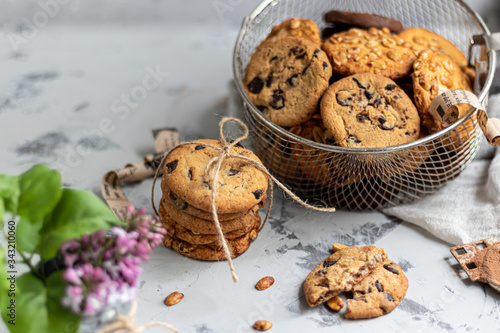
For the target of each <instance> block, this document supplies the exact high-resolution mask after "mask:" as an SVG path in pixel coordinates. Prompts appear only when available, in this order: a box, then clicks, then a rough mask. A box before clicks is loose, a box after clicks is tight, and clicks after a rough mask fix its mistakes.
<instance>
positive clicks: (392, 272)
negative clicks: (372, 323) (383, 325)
mask: <svg viewBox="0 0 500 333" xmlns="http://www.w3.org/2000/svg"><path fill="white" fill-rule="evenodd" d="M407 289H408V279H407V278H406V276H405V275H404V273H403V271H402V270H401V267H399V266H398V265H396V264H395V263H394V262H392V261H390V260H386V261H385V262H384V263H383V264H382V265H381V266H379V267H377V268H376V269H374V270H373V271H372V272H371V273H370V274H369V275H368V276H367V277H365V278H364V279H363V280H361V282H359V283H358V284H356V285H355V286H354V287H353V288H352V294H353V298H352V299H348V300H347V309H346V312H345V317H346V318H349V319H362V318H374V317H378V316H381V315H383V314H386V313H389V312H391V311H392V310H394V308H395V307H396V306H397V305H398V304H399V302H400V301H401V300H402V299H403V297H404V296H405V294H406V290H407Z"/></svg>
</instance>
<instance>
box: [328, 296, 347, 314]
mask: <svg viewBox="0 0 500 333" xmlns="http://www.w3.org/2000/svg"><path fill="white" fill-rule="evenodd" d="M326 305H328V307H329V308H330V309H332V310H333V311H340V309H342V308H343V307H344V301H343V300H342V298H340V297H338V296H335V297H334V298H332V299H330V300H329V301H328V302H326Z"/></svg>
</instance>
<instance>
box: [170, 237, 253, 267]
mask: <svg viewBox="0 0 500 333" xmlns="http://www.w3.org/2000/svg"><path fill="white" fill-rule="evenodd" d="M251 242H252V239H251V237H250V233H247V234H245V235H243V236H241V237H239V238H235V239H229V240H227V245H228V247H229V251H230V252H231V259H234V258H236V257H238V256H240V255H241V254H243V253H244V252H245V251H246V250H248V248H249V247H250V244H251ZM163 243H164V244H165V246H166V247H167V248H171V249H173V250H174V251H176V252H178V253H180V254H182V255H184V256H186V257H189V258H193V259H198V260H207V261H219V260H225V259H226V256H225V254H224V250H223V249H222V246H220V245H217V244H215V243H211V244H204V245H195V244H190V243H188V242H185V241H183V240H180V239H179V238H177V237H175V236H171V235H169V234H167V235H165V240H164V241H163Z"/></svg>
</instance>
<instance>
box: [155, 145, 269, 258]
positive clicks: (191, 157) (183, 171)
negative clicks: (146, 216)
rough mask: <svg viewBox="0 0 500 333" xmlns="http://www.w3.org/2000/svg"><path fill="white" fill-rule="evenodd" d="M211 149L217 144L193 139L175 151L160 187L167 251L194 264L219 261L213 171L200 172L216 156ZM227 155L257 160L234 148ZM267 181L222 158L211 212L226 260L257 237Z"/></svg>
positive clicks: (239, 162)
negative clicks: (224, 244)
mask: <svg viewBox="0 0 500 333" xmlns="http://www.w3.org/2000/svg"><path fill="white" fill-rule="evenodd" d="M210 145H211V146H215V147H223V144H222V142H221V141H217V140H208V139H207V140H197V141H193V142H192V143H191V144H187V145H183V146H179V147H177V148H176V149H174V150H172V151H171V152H170V153H169V155H168V156H167V158H166V161H165V167H164V169H163V177H162V182H161V188H162V192H163V196H162V199H161V203H160V209H159V213H160V219H161V221H162V223H163V225H164V227H165V228H166V229H167V231H168V233H167V235H166V236H165V241H164V244H165V246H166V247H168V248H172V249H173V250H175V251H177V252H179V253H180V254H182V255H185V256H187V257H190V258H194V259H199V260H223V259H225V255H224V251H223V249H222V244H221V243H220V241H219V239H218V235H217V230H216V227H215V223H214V221H213V215H212V182H213V174H214V169H210V172H208V173H205V168H206V166H207V164H208V162H209V160H210V159H211V158H212V157H214V156H217V155H219V154H220V152H219V151H218V150H216V149H214V148H212V147H210ZM231 153H233V154H239V155H241V156H243V157H246V158H249V159H252V160H254V161H256V162H258V163H260V160H259V158H258V157H257V156H255V155H254V154H253V153H252V152H251V151H250V150H248V149H245V148H243V147H241V146H235V147H233V149H232V150H231ZM267 187H268V181H267V176H266V175H265V174H264V173H262V172H261V171H260V170H258V169H257V168H256V167H255V166H253V165H252V164H251V163H249V162H247V161H245V160H243V159H240V158H234V157H231V158H226V159H225V160H224V161H223V162H222V165H221V168H220V170H219V172H218V179H217V196H216V198H215V206H216V209H217V210H216V212H217V216H218V220H219V221H220V225H221V229H222V231H223V233H224V237H225V238H226V241H227V244H228V247H229V250H230V252H231V257H232V258H235V257H237V256H239V255H241V254H242V253H243V252H245V251H246V250H247V249H248V248H249V246H250V243H251V241H253V240H254V239H256V238H257V235H258V231H259V227H260V224H261V219H260V216H259V209H260V208H262V207H264V206H265V205H266V201H267V195H266V191H267Z"/></svg>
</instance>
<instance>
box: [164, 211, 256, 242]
mask: <svg viewBox="0 0 500 333" xmlns="http://www.w3.org/2000/svg"><path fill="white" fill-rule="evenodd" d="M163 225H164V226H165V228H166V229H167V232H168V234H169V235H171V236H175V237H177V238H179V239H180V240H183V241H185V242H188V243H191V244H196V245H204V244H210V243H217V242H218V241H219V240H218V238H219V237H218V235H205V234H200V233H197V232H194V231H191V230H189V229H186V228H184V227H183V226H181V225H180V224H178V223H176V222H175V221H174V220H172V219H170V218H168V217H166V218H165V219H164V220H163ZM259 226H260V216H259V215H256V216H255V219H254V220H253V222H252V223H251V224H249V225H247V226H246V227H245V228H242V229H238V230H235V231H231V232H228V233H225V234H224V237H225V238H226V239H235V238H238V237H241V236H243V235H245V234H248V233H249V232H251V231H252V230H257V229H258V228H259Z"/></svg>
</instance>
